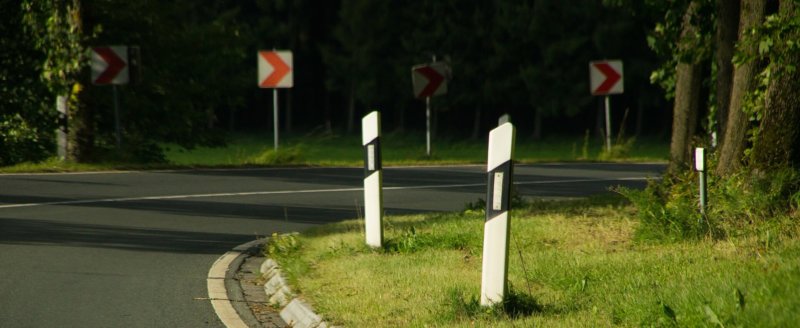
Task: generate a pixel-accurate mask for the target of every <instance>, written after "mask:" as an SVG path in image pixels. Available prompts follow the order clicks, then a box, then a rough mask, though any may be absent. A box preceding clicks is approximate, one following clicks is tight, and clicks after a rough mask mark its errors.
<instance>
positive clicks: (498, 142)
mask: <svg viewBox="0 0 800 328" xmlns="http://www.w3.org/2000/svg"><path fill="white" fill-rule="evenodd" d="M515 134H516V132H515V129H514V125H512V124H511V123H504V124H502V125H500V126H499V127H497V128H495V129H494V130H492V131H491V132H490V133H489V158H488V162H487V166H486V172H487V175H488V186H487V193H486V222H485V223H484V230H483V270H482V277H481V305H482V306H491V305H493V304H496V303H500V302H502V301H503V298H504V297H505V293H506V287H507V276H508V241H509V236H510V217H509V213H508V211H509V207H510V205H511V195H510V192H511V183H512V174H513V166H514V164H513V162H512V161H511V158H512V157H513V155H514V139H515Z"/></svg>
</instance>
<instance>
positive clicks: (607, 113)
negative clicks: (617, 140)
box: [605, 96, 611, 154]
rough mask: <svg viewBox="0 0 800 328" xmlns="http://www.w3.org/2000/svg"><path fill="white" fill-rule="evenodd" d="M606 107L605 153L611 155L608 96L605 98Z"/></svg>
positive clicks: (609, 101) (609, 103) (609, 104)
mask: <svg viewBox="0 0 800 328" xmlns="http://www.w3.org/2000/svg"><path fill="white" fill-rule="evenodd" d="M605 98H606V99H605V105H606V106H605V107H606V151H607V152H608V153H609V154H610V153H611V100H610V97H609V96H606V97H605Z"/></svg>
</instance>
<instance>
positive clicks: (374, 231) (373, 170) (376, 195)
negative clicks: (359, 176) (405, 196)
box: [361, 111, 383, 247]
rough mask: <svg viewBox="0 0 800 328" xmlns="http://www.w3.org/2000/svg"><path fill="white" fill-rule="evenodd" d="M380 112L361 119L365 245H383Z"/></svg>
mask: <svg viewBox="0 0 800 328" xmlns="http://www.w3.org/2000/svg"><path fill="white" fill-rule="evenodd" d="M380 137H381V114H380V113H379V112H377V111H374V112H372V113H369V114H368V115H367V116H364V118H363V119H361V144H362V145H363V146H364V231H365V234H366V239H367V245H368V246H370V247H381V246H382V245H383V171H382V170H381V168H382V165H381V141H380Z"/></svg>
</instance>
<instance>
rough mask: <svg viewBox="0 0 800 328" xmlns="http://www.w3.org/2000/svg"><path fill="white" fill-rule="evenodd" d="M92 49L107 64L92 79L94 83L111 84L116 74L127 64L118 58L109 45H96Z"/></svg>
mask: <svg viewBox="0 0 800 328" xmlns="http://www.w3.org/2000/svg"><path fill="white" fill-rule="evenodd" d="M93 50H94V52H95V53H97V54H98V55H100V58H102V59H103V61H105V62H106V64H108V66H107V67H106V70H105V71H103V73H100V75H99V76H98V77H97V79H95V80H94V83H95V84H111V83H112V82H113V80H114V78H116V77H117V74H119V72H121V71H122V70H124V69H125V67H126V66H128V64H127V63H126V62H125V60H123V59H122V58H120V57H119V56H118V55H117V53H116V52H114V50H111V48H110V47H97V48H94V49H93Z"/></svg>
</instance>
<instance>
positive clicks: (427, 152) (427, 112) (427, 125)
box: [425, 55, 436, 157]
mask: <svg viewBox="0 0 800 328" xmlns="http://www.w3.org/2000/svg"><path fill="white" fill-rule="evenodd" d="M432 60H433V62H434V63H435V62H436V55H433V57H432ZM425 155H426V156H428V157H431V96H430V95H429V96H427V97H425Z"/></svg>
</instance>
